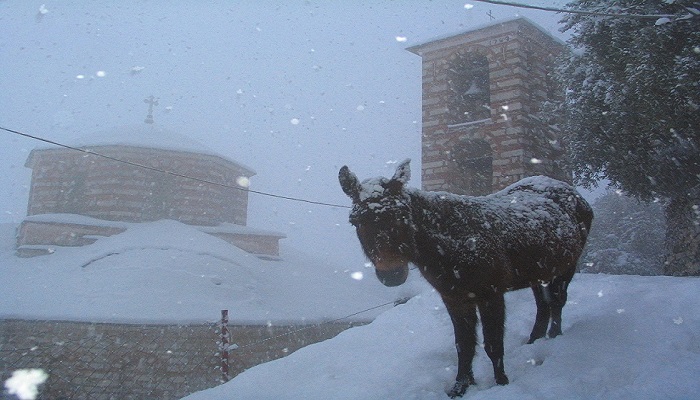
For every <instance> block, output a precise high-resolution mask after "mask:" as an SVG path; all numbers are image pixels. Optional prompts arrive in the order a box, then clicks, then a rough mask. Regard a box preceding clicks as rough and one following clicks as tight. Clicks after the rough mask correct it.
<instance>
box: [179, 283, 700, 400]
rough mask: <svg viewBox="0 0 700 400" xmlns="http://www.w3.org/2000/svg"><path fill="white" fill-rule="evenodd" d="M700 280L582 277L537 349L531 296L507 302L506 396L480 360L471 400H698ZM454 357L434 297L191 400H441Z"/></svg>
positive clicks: (481, 356) (448, 327)
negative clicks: (556, 333) (558, 331)
mask: <svg viewBox="0 0 700 400" xmlns="http://www.w3.org/2000/svg"><path fill="white" fill-rule="evenodd" d="M698 293H700V280H699V279H696V278H672V277H638V276H610V275H588V274H579V275H577V276H575V277H574V280H573V282H572V283H571V286H570V290H569V302H568V305H567V307H566V308H565V309H564V310H565V318H564V327H563V328H564V329H563V330H564V334H563V336H560V337H557V338H555V339H551V340H540V341H538V342H535V343H534V344H531V345H528V344H525V342H526V341H527V339H528V334H529V329H530V325H531V323H532V320H533V318H534V312H535V306H534V302H533V301H532V294H531V293H530V291H518V292H512V293H509V294H507V296H506V301H507V310H508V323H507V324H506V338H505V346H506V360H505V365H506V371H507V373H508V374H509V376H510V378H511V383H510V384H509V385H507V386H497V385H495V382H494V380H493V376H492V371H491V363H490V362H489V360H488V357H486V354H485V352H484V351H483V349H481V348H479V349H477V357H476V359H475V362H474V374H475V376H476V380H477V385H476V386H472V387H470V388H469V389H468V390H467V393H466V394H465V396H464V398H466V399H496V398H497V399H506V400H507V399H519V400H522V399H561V398H566V399H640V398H658V399H693V398H697V394H698V393H700V380H698V379H697V376H698V373H699V372H700V314H698V312H697V310H698V309H700V296H699V295H698ZM456 362H457V357H456V354H455V352H454V348H453V336H452V324H451V322H450V319H449V317H448V315H447V312H446V310H445V309H444V306H443V304H442V302H441V300H440V298H439V296H438V295H437V293H435V292H433V291H432V290H430V289H426V291H425V292H424V293H422V294H421V295H419V296H417V297H415V298H413V299H412V300H410V301H409V302H408V303H407V304H405V305H401V306H397V307H395V308H393V309H391V310H389V311H387V312H385V313H383V314H382V315H380V316H379V317H378V318H377V319H376V320H375V321H374V322H372V323H371V324H369V325H366V326H363V327H357V328H353V329H350V330H348V331H345V332H343V333H341V334H340V335H338V336H337V337H335V338H333V339H330V340H327V341H325V342H321V343H318V344H315V345H311V346H308V347H306V348H304V349H301V350H299V351H297V352H296V353H294V354H291V355H290V356H288V357H286V358H283V359H280V360H276V361H272V362H270V363H267V364H262V365H259V366H257V367H254V368H251V369H250V370H248V371H246V372H244V373H242V374H241V375H239V376H237V377H236V378H234V379H233V380H232V381H230V382H228V383H227V384H224V385H221V386H218V387H216V388H213V389H209V390H206V391H202V392H199V393H195V394H193V395H191V396H188V397H186V399H187V400H204V399H207V400H216V399H221V400H224V399H232V398H245V399H324V398H325V399H329V398H332V399H377V400H379V399H382V400H384V399H444V398H446V394H445V392H446V390H448V389H449V387H450V386H451V385H452V383H453V379H454V376H455V373H456Z"/></svg>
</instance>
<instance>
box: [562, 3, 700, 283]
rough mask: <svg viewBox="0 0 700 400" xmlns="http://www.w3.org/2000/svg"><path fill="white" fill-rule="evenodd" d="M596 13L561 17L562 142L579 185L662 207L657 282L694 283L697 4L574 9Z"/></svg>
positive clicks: (699, 120)
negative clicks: (660, 202)
mask: <svg viewBox="0 0 700 400" xmlns="http://www.w3.org/2000/svg"><path fill="white" fill-rule="evenodd" d="M568 7H569V8H572V9H583V10H588V11H597V12H601V13H621V14H645V15H650V14H652V15H659V14H668V15H671V16H670V17H664V18H652V19H650V18H630V17H613V16H600V15H584V14H569V15H567V16H566V17H564V19H563V20H562V22H563V23H564V24H565V25H564V26H565V27H564V30H565V31H569V32H571V34H572V37H571V39H569V43H570V45H571V46H572V50H573V51H572V55H571V56H569V57H567V58H566V60H565V61H564V62H563V63H562V66H561V67H560V68H559V75H560V77H561V79H562V81H563V84H564V85H565V87H566V99H565V101H564V102H563V104H562V110H560V111H561V115H562V117H563V121H564V122H563V124H562V125H561V128H562V132H564V134H565V135H567V137H566V138H567V141H568V145H569V151H570V156H571V161H572V167H573V169H574V171H575V172H576V175H577V178H578V180H579V182H580V183H582V184H584V185H591V184H593V183H594V182H596V181H598V180H599V179H601V178H605V179H608V180H610V181H611V182H612V184H613V186H615V187H617V188H620V189H622V190H624V191H625V192H626V193H629V194H631V195H633V196H635V197H637V198H639V199H643V200H647V201H648V200H650V199H652V198H654V197H661V198H663V199H664V200H665V204H666V209H665V211H666V217H667V222H668V225H667V231H666V260H665V267H664V268H665V269H664V271H665V273H666V274H670V275H700V249H699V248H698V245H699V243H700V210H698V206H699V205H700V2H698V1H692V0H615V1H611V0H578V1H574V2H572V3H570V4H569V5H568Z"/></svg>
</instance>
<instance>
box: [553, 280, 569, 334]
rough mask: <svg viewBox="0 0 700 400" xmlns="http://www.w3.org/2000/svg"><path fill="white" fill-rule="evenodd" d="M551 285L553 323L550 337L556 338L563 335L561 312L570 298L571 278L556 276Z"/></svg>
mask: <svg viewBox="0 0 700 400" xmlns="http://www.w3.org/2000/svg"><path fill="white" fill-rule="evenodd" d="M549 287H550V288H551V290H550V291H551V294H552V302H551V303H550V309H551V312H552V325H551V326H550V327H549V337H550V338H554V337H557V336H559V335H561V312H562V309H563V308H564V305H565V304H566V300H567V298H568V292H567V291H568V289H569V280H567V279H565V278H561V277H557V278H554V280H553V281H552V283H551V284H550V285H549Z"/></svg>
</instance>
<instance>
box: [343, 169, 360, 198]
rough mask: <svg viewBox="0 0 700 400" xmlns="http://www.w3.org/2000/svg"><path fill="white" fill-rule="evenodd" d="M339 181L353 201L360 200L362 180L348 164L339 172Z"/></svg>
mask: <svg viewBox="0 0 700 400" xmlns="http://www.w3.org/2000/svg"><path fill="white" fill-rule="evenodd" d="M338 181H340V187H341V188H343V192H345V194H347V195H348V197H350V198H351V199H352V201H358V200H359V199H360V181H359V180H358V179H357V176H356V175H355V174H353V173H352V172H350V168H348V166H347V165H343V168H341V169H340V172H339V173H338Z"/></svg>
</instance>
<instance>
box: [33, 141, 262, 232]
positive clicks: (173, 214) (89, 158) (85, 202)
mask: <svg viewBox="0 0 700 400" xmlns="http://www.w3.org/2000/svg"><path fill="white" fill-rule="evenodd" d="M93 150H94V151H96V152H99V153H100V154H103V155H105V156H108V157H113V158H116V159H120V160H124V161H127V162H131V163H135V164H139V165H144V166H146V167H148V168H155V169H159V170H166V171H170V172H173V173H174V174H179V175H185V176H190V177H193V178H198V179H201V180H205V181H209V182H214V184H207V183H203V182H200V181H196V180H192V179H187V178H183V177H180V176H175V175H173V174H165V173H162V172H158V171H154V170H149V169H146V168H142V167H139V166H136V165H129V164H125V163H122V162H117V161H113V160H109V159H106V158H104V157H99V156H95V155H86V154H84V153H80V152H77V151H75V150H71V149H36V150H33V151H32V153H31V155H30V156H29V159H28V160H27V166H28V167H30V168H32V183H31V187H30V195H29V206H28V210H27V215H35V214H57V213H66V214H81V215H86V216H89V217H93V218H98V219H104V220H111V221H127V222H144V221H155V220H159V219H173V220H176V221H180V222H183V223H186V224H191V225H216V224H218V223H222V222H230V223H234V224H238V225H246V222H247V208H248V192H247V191H245V190H237V189H235V188H232V187H225V186H221V185H216V183H220V184H224V185H228V186H236V184H237V183H236V182H237V179H238V178H240V177H246V178H247V177H249V176H250V175H251V172H249V171H247V170H244V169H243V168H241V167H239V166H237V165H235V164H234V163H232V162H229V161H226V160H224V159H221V158H219V157H216V156H213V155H208V154H198V153H190V152H183V151H173V150H161V149H150V148H140V147H132V146H120V145H111V146H101V147H99V148H96V149H93ZM242 189H245V188H242Z"/></svg>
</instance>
